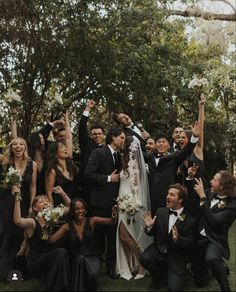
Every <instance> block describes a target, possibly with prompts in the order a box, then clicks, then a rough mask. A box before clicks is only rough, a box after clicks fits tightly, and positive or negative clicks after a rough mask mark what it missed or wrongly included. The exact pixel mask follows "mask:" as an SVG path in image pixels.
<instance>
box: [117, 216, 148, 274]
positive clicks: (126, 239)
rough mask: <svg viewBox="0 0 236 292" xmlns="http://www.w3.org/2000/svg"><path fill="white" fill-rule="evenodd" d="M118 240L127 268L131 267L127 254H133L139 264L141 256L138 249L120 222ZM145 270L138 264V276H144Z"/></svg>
mask: <svg viewBox="0 0 236 292" xmlns="http://www.w3.org/2000/svg"><path fill="white" fill-rule="evenodd" d="M119 232H120V239H121V241H122V244H123V247H124V251H125V254H126V256H127V262H128V265H129V267H131V263H130V262H129V253H130V251H131V252H132V253H133V254H134V256H135V257H136V259H137V261H138V262H139V257H140V255H141V252H140V249H139V247H138V245H137V242H136V241H135V240H134V239H133V238H132V237H131V236H130V234H129V232H128V230H127V229H126V227H125V225H124V223H123V222H122V221H121V223H120V226H119ZM144 272H145V270H144V268H143V267H142V266H141V265H140V263H139V268H138V274H144Z"/></svg>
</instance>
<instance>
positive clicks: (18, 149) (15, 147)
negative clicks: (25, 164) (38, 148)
mask: <svg viewBox="0 0 236 292" xmlns="http://www.w3.org/2000/svg"><path fill="white" fill-rule="evenodd" d="M11 151H12V153H13V156H14V157H15V158H19V157H23V156H24V153H25V151H26V143H25V141H24V140H23V139H21V138H16V139H15V140H14V141H13V142H12V144H11Z"/></svg>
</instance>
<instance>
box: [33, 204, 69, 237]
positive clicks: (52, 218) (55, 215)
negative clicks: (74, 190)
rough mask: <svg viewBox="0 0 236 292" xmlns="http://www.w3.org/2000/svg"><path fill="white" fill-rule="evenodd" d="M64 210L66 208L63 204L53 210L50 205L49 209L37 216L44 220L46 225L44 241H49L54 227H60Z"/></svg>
mask: <svg viewBox="0 0 236 292" xmlns="http://www.w3.org/2000/svg"><path fill="white" fill-rule="evenodd" d="M64 208H65V206H64V205H63V204H60V205H58V206H57V207H55V208H53V206H52V205H49V206H48V207H47V208H45V209H43V210H42V211H41V212H39V213H38V215H37V216H38V217H39V218H44V220H45V224H46V225H45V227H44V229H43V236H42V239H43V240H48V237H49V236H50V234H51V232H52V229H53V227H55V226H56V225H58V223H59V218H60V217H62V215H63V213H64Z"/></svg>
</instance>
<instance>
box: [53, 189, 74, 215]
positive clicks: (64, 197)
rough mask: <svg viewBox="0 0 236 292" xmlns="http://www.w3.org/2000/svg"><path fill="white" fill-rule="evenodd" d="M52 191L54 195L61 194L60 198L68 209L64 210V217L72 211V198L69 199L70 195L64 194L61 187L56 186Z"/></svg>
mask: <svg viewBox="0 0 236 292" xmlns="http://www.w3.org/2000/svg"><path fill="white" fill-rule="evenodd" d="M52 190H53V192H54V193H56V194H59V195H60V197H61V198H62V200H63V201H64V203H65V206H66V207H65V208H64V212H63V215H65V214H67V213H69V210H70V202H71V199H70V197H68V195H67V194H66V193H65V192H64V190H63V189H62V187H61V186H56V187H54V188H53V189H52Z"/></svg>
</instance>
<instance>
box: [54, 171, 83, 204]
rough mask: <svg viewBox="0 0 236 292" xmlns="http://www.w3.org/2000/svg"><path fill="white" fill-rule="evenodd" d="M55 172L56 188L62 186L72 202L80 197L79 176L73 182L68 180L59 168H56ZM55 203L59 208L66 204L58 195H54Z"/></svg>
mask: <svg viewBox="0 0 236 292" xmlns="http://www.w3.org/2000/svg"><path fill="white" fill-rule="evenodd" d="M55 172H56V180H55V183H54V186H60V187H61V188H62V189H63V191H64V192H65V193H66V194H67V196H68V197H69V198H70V199H71V200H73V199H74V198H75V197H79V187H78V178H77V175H75V177H74V179H73V180H71V179H68V178H66V177H65V176H64V175H63V174H62V173H61V171H60V170H59V169H58V168H55ZM53 203H54V206H58V205H59V204H64V201H63V199H62V198H61V197H60V196H59V195H58V194H53Z"/></svg>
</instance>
